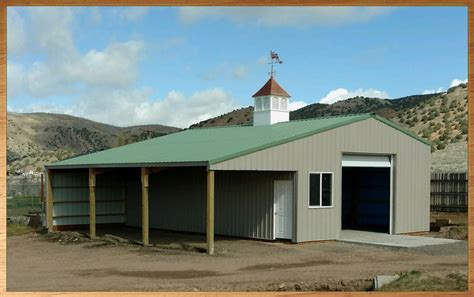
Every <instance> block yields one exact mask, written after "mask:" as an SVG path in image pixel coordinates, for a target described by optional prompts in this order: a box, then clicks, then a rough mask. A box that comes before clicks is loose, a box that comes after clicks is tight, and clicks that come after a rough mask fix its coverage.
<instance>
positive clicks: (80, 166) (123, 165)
mask: <svg viewBox="0 0 474 297" xmlns="http://www.w3.org/2000/svg"><path fill="white" fill-rule="evenodd" d="M207 166H209V162H208V161H190V162H160V163H115V164H113V163H112V164H77V165H74V164H71V165H67V164H66V165H61V164H58V165H55V164H49V165H45V166H44V168H45V169H87V168H141V167H207Z"/></svg>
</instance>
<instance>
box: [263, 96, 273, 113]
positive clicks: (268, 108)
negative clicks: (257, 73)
mask: <svg viewBox="0 0 474 297" xmlns="http://www.w3.org/2000/svg"><path fill="white" fill-rule="evenodd" d="M262 99H263V100H262V110H272V100H271V99H272V98H271V97H268V96H267V97H263V98H262ZM265 103H268V105H267V106H265Z"/></svg>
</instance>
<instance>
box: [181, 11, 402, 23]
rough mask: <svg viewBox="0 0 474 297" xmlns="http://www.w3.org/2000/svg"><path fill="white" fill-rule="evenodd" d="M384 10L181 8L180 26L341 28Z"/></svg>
mask: <svg viewBox="0 0 474 297" xmlns="http://www.w3.org/2000/svg"><path fill="white" fill-rule="evenodd" d="M392 10H393V8H387V7H181V8H180V9H179V18H180V20H181V22H183V23H194V22H198V21H201V20H204V19H211V20H219V19H224V20H230V21H232V22H236V23H246V24H252V25H260V26H265V27H283V26H292V27H302V26H314V25H340V24H346V23H353V22H364V21H369V20H371V19H372V18H375V17H378V16H381V15H385V14H388V13H390V12H391V11H392Z"/></svg>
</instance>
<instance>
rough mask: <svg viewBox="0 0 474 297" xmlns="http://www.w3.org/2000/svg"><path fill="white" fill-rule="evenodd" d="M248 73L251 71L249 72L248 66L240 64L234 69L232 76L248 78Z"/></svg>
mask: <svg viewBox="0 0 474 297" xmlns="http://www.w3.org/2000/svg"><path fill="white" fill-rule="evenodd" d="M248 74H249V73H248V70H247V67H245V66H244V65H238V66H236V67H235V68H234V70H233V71H232V77H233V78H235V79H244V78H247V76H248Z"/></svg>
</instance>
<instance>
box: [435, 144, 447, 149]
mask: <svg viewBox="0 0 474 297" xmlns="http://www.w3.org/2000/svg"><path fill="white" fill-rule="evenodd" d="M436 148H437V149H439V150H444V149H445V148H446V146H445V145H444V143H442V142H441V143H440V144H438V146H437V147H436Z"/></svg>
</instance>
